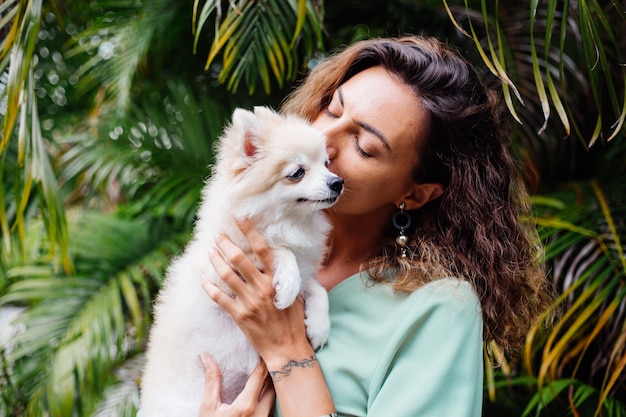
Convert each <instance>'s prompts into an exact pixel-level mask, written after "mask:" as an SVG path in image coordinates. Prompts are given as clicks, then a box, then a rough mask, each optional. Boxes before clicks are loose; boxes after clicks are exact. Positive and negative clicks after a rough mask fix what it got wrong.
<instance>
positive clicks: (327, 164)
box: [324, 159, 330, 168]
mask: <svg viewBox="0 0 626 417" xmlns="http://www.w3.org/2000/svg"><path fill="white" fill-rule="evenodd" d="M329 165H330V159H327V160H326V162H324V166H325V167H326V168H328V166H329Z"/></svg>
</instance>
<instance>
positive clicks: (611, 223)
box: [525, 181, 626, 412]
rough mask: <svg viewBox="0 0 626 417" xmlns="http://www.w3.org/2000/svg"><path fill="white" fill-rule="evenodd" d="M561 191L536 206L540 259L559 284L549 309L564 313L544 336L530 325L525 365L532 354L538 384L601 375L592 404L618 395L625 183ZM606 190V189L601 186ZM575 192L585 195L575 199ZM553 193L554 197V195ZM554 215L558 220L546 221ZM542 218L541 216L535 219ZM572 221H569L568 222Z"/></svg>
mask: <svg viewBox="0 0 626 417" xmlns="http://www.w3.org/2000/svg"><path fill="white" fill-rule="evenodd" d="M575 187H576V189H575V192H565V191H563V192H560V193H558V194H557V195H558V196H559V198H560V199H561V202H562V204H560V205H553V204H550V205H541V204H540V203H539V204H537V203H536V205H535V207H536V210H537V212H538V222H539V224H540V225H541V226H540V234H541V236H542V238H543V239H544V241H545V242H546V254H547V260H548V261H549V262H550V264H551V265H552V273H553V277H554V281H555V283H556V284H557V287H558V289H559V290H560V293H561V295H560V297H559V299H558V300H557V302H556V303H555V308H557V307H558V306H562V309H563V315H562V317H561V318H560V319H559V321H558V322H557V323H556V324H555V325H554V327H553V328H552V329H551V330H550V332H549V333H548V334H547V335H546V337H545V339H542V338H541V337H539V334H540V333H541V331H540V330H539V329H538V328H534V329H533V330H532V331H531V332H530V333H529V335H528V339H527V346H526V349H525V361H526V367H527V369H528V370H529V372H530V373H531V375H532V374H533V363H536V360H537V359H539V358H537V357H536V355H537V354H539V355H540V361H539V363H540V365H539V370H538V373H537V383H538V385H539V389H543V387H550V386H551V384H552V381H556V380H558V379H559V378H564V377H566V376H570V377H571V379H574V378H576V379H579V380H584V379H585V378H586V379H588V381H589V384H590V385H592V381H595V380H597V379H598V378H600V379H601V380H603V381H604V382H603V383H602V384H600V385H599V386H598V394H599V399H598V401H599V403H598V405H597V407H598V412H600V411H599V410H600V409H601V408H602V407H603V406H604V405H605V403H607V401H609V400H610V399H611V398H618V396H619V395H621V394H618V393H620V392H622V391H621V388H619V384H620V381H624V380H626V373H625V372H624V368H625V366H626V364H625V363H624V355H625V354H626V349H625V347H624V343H623V340H624V337H626V330H625V329H626V290H625V289H624V284H625V283H626V263H625V259H624V248H623V244H622V242H623V241H624V238H625V237H626V224H625V223H624V220H623V219H624V218H625V216H624V213H626V200H624V197H623V196H625V195H626V192H625V191H626V189H625V186H624V185H623V184H621V183H620V182H616V181H613V182H609V183H607V184H605V185H604V186H603V187H600V186H599V184H598V183H597V182H595V181H591V182H588V183H582V184H578V185H576V186H575ZM608 190H610V192H608ZM580 196H585V199H584V200H582V201H580V200H579V198H580ZM553 197H555V196H553ZM555 217H556V218H559V219H560V221H559V222H554V221H551V220H550V219H553V218H555ZM542 220H543V221H542ZM568 224H575V225H576V227H569V226H568Z"/></svg>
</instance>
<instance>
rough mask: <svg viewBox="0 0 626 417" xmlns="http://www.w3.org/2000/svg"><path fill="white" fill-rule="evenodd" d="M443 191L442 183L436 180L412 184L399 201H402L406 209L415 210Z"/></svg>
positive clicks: (437, 196)
mask: <svg viewBox="0 0 626 417" xmlns="http://www.w3.org/2000/svg"><path fill="white" fill-rule="evenodd" d="M443 191H444V188H443V184H440V183H438V182H432V183H426V184H413V186H412V188H411V190H410V191H409V193H408V194H405V196H404V197H402V200H401V201H404V203H405V205H406V210H415V209H418V208H420V207H422V206H424V205H426V203H428V202H430V201H432V200H435V199H436V198H439V197H440V196H441V195H442V194H443Z"/></svg>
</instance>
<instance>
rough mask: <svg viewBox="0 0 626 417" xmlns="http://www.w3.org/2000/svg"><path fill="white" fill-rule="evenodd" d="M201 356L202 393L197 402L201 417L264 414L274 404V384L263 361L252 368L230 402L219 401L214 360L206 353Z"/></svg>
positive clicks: (263, 416) (260, 416) (219, 382)
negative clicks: (199, 400) (244, 382)
mask: <svg viewBox="0 0 626 417" xmlns="http://www.w3.org/2000/svg"><path fill="white" fill-rule="evenodd" d="M200 359H201V360H202V364H203V365H204V371H205V382H204V394H203V396H202V402H201V403H200V417H267V416H269V414H270V411H271V410H272V406H273V405H274V398H275V394H274V388H273V387H272V384H271V382H270V380H269V379H268V378H267V376H268V375H267V369H266V368H265V364H264V363H263V361H260V362H259V365H257V367H256V368H255V369H254V371H253V372H252V374H251V375H250V378H248V382H247V383H246V386H245V388H244V389H243V391H242V392H241V394H239V396H237V398H236V399H235V401H233V403H232V404H224V403H222V399H221V396H220V391H221V389H222V374H221V372H220V369H219V368H218V366H217V363H215V361H214V360H213V358H212V357H211V356H210V355H208V354H203V355H202V356H201V357H200Z"/></svg>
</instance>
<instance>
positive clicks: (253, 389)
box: [235, 359, 267, 407]
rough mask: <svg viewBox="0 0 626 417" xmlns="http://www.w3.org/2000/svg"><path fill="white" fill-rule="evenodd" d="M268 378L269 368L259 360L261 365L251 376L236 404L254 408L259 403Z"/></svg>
mask: <svg viewBox="0 0 626 417" xmlns="http://www.w3.org/2000/svg"><path fill="white" fill-rule="evenodd" d="M266 377H267V368H266V367H265V363H263V361H262V360H260V359H259V364H258V365H257V366H256V368H254V370H253V371H252V373H251V374H250V377H249V378H248V381H247V382H246V386H245V387H244V388H243V391H241V394H239V396H238V397H237V399H236V400H235V402H236V403H237V404H238V405H247V406H251V407H254V406H255V405H256V404H257V402H258V401H259V397H260V396H261V391H262V390H263V387H264V385H265V380H266Z"/></svg>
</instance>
